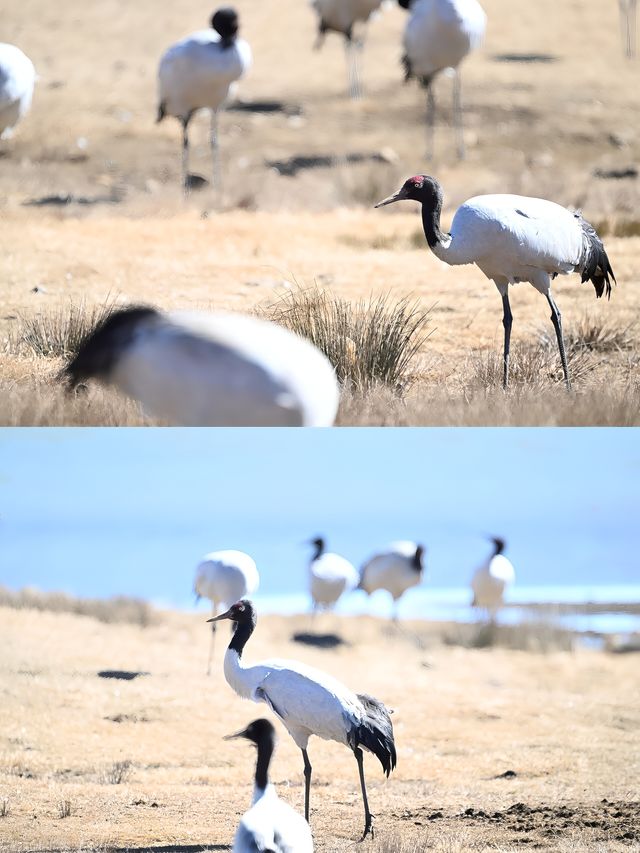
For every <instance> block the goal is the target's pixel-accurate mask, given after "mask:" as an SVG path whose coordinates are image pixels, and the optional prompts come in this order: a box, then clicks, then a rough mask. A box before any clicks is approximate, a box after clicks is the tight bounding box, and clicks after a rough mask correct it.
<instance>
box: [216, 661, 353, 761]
mask: <svg viewBox="0 0 640 853" xmlns="http://www.w3.org/2000/svg"><path fill="white" fill-rule="evenodd" d="M224 676H225V678H226V680H227V682H228V683H229V685H230V686H231V687H232V688H233V690H235V692H236V693H237V694H238V695H239V696H241V697H242V698H243V699H251V701H253V702H264V703H265V704H266V705H268V706H269V708H271V710H272V711H273V713H274V714H275V715H276V716H277V717H278V718H279V719H280V720H282V723H283V724H284V726H285V728H286V729H287V731H288V732H289V734H290V735H291V737H292V738H293V740H294V741H295V743H296V745H297V746H298V747H299V748H300V749H306V748H307V744H308V743H309V738H310V737H311V735H314V734H315V735H317V736H318V737H320V738H322V739H323V740H334V741H337V742H338V743H342V744H344V745H345V746H348V745H349V743H348V740H347V736H348V733H349V730H350V729H351V728H353V727H357V726H358V725H360V724H361V723H362V721H363V720H364V717H365V714H364V709H363V707H362V703H361V702H360V700H359V699H358V697H357V696H356V694H355V693H352V692H351V690H349V689H348V688H347V687H345V686H344V684H341V683H340V682H339V681H338V680H337V679H335V678H332V677H331V676H330V675H327V674H326V673H324V672H321V671H320V670H318V669H314V668H313V667H310V666H305V665H304V664H301V663H298V662H297V661H289V660H266V661H263V662H262V663H259V664H256V665H255V666H246V667H245V666H243V664H242V661H241V659H240V657H239V655H238V653H237V652H236V651H235V650H234V649H227V651H226V653H225V657H224Z"/></svg>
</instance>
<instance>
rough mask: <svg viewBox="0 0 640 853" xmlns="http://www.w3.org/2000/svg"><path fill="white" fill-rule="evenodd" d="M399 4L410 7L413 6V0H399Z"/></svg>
mask: <svg viewBox="0 0 640 853" xmlns="http://www.w3.org/2000/svg"><path fill="white" fill-rule="evenodd" d="M398 6H402V8H403V9H408V8H409V6H411V0H398Z"/></svg>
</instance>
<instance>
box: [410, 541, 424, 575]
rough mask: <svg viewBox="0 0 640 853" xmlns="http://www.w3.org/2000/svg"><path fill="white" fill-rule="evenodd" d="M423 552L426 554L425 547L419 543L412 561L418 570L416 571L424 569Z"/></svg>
mask: <svg viewBox="0 0 640 853" xmlns="http://www.w3.org/2000/svg"><path fill="white" fill-rule="evenodd" d="M423 554H424V548H423V547H422V545H418V547H417V548H416V553H415V555H414V557H413V560H412V562H411V565H412V566H413V568H414V569H415V570H416V572H421V571H422V555H423Z"/></svg>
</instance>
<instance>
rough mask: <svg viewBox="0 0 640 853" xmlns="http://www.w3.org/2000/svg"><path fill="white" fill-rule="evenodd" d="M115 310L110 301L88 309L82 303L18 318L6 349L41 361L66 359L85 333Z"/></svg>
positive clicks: (78, 344)
mask: <svg viewBox="0 0 640 853" xmlns="http://www.w3.org/2000/svg"><path fill="white" fill-rule="evenodd" d="M116 307H117V305H116V303H115V302H113V301H112V300H110V299H108V300H107V301H106V302H105V303H104V304H102V305H92V306H91V307H90V308H89V307H87V305H86V304H85V302H84V301H81V302H68V303H66V304H64V305H60V306H59V307H57V308H54V309H53V310H51V309H50V310H48V311H42V312H39V313H38V314H33V315H21V316H20V317H19V322H18V328H17V330H15V331H14V332H13V333H12V335H11V337H10V339H9V349H10V350H11V351H13V352H15V353H22V352H25V351H26V352H30V353H33V355H36V356H40V357H43V358H60V357H63V358H69V357H70V356H73V355H75V353H77V352H78V349H79V347H80V344H81V343H82V341H83V340H84V339H85V337H86V336H87V335H88V334H89V332H91V331H92V330H93V329H95V327H96V326H97V325H99V324H100V323H102V322H103V321H104V320H106V319H107V317H109V316H110V315H111V314H112V313H113V311H114V310H115V309H116Z"/></svg>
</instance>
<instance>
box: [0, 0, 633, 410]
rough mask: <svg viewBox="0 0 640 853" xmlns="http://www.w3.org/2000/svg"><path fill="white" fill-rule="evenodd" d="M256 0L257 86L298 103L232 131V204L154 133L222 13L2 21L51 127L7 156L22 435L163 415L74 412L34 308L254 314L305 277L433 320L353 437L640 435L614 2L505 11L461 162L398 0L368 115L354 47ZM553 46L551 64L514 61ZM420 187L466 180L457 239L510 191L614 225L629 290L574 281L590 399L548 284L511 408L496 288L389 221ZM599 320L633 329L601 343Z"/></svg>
mask: <svg viewBox="0 0 640 853" xmlns="http://www.w3.org/2000/svg"><path fill="white" fill-rule="evenodd" d="M236 5H237V7H238V9H239V12H240V15H241V21H242V27H243V34H244V35H245V37H246V38H247V39H248V40H249V41H250V43H251V45H252V47H253V51H254V67H253V70H252V72H251V74H250V75H249V76H248V78H247V79H246V80H245V81H243V82H242V83H241V85H240V87H239V91H238V95H239V97H240V98H241V100H242V101H244V102H245V103H247V104H251V103H254V104H255V103H259V102H266V101H277V102H279V103H281V104H282V105H283V108H282V109H280V110H276V111H274V112H264V111H256V110H255V109H253V110H251V109H249V110H246V109H245V110H233V109H231V110H229V111H227V112H226V114H225V115H224V116H223V118H222V122H221V126H222V156H223V166H224V171H225V175H226V179H225V185H224V191H223V197H222V201H221V203H220V202H219V200H218V199H217V198H216V196H215V194H214V193H213V192H212V191H211V190H210V189H209V188H205V189H203V190H200V191H198V192H194V193H192V195H191V198H190V199H189V200H187V201H184V200H183V199H182V197H181V193H180V190H179V187H178V174H179V136H180V133H179V127H178V125H177V123H176V122H174V121H172V120H166V121H165V122H164V123H163V124H162V125H159V126H156V125H154V117H155V108H156V95H155V73H156V67H157V61H158V57H159V56H160V54H161V53H162V51H163V50H164V49H165V47H166V46H167V45H168V44H169V43H171V42H172V41H173V40H175V39H176V38H178V37H180V36H182V35H183V34H186V33H188V32H190V31H191V30H193V29H197V28H199V27H201V26H203V25H204V24H205V23H206V21H207V19H208V16H209V14H210V12H211V4H210V3H204V2H202V0H185V2H183V3H180V4H179V5H176V6H173V7H166V8H163V9H162V12H161V13H159V11H158V8H157V5H156V4H153V3H152V2H151V0H139V2H136V3H131V4H124V3H121V2H115V0H95V2H92V3H90V4H84V5H81V6H79V5H78V4H77V3H70V2H61V3H58V4H56V5H55V6H51V5H50V4H49V5H48V4H45V3H43V2H42V0H21V2H17V0H6V1H5V3H4V4H3V17H2V24H3V27H2V33H1V34H0V37H1V38H2V39H3V40H5V41H9V42H14V43H16V44H19V45H20V46H22V47H23V49H24V50H25V51H26V52H27V53H28V54H29V55H30V56H31V57H32V58H33V60H34V62H35V65H36V67H37V69H38V72H39V74H40V78H41V79H40V81H39V83H38V88H37V93H36V97H35V100H34V105H33V110H32V112H31V114H30V115H29V116H28V117H27V119H25V121H24V122H23V124H22V125H21V126H20V127H19V129H18V131H17V133H16V135H15V136H14V138H13V139H12V140H10V141H9V142H3V143H0V216H1V218H2V226H1V228H0V302H1V303H2V311H1V312H0V349H1V351H0V420H1V421H2V423H5V424H27V423H103V422H104V423H141V422H146V421H145V420H144V418H143V417H142V416H141V415H140V413H139V412H138V410H137V408H136V407H135V406H131V405H129V404H127V403H121V402H120V401H118V400H114V397H113V395H110V394H106V395H103V394H101V393H93V392H92V394H91V395H90V397H89V398H88V399H84V400H82V401H72V402H68V401H65V400H64V399H63V397H62V395H61V394H59V393H58V391H57V389H56V388H55V385H54V383H53V381H52V377H53V376H54V375H55V372H56V370H57V369H58V367H59V363H55V362H54V361H53V360H52V359H45V358H42V357H35V356H34V355H33V354H32V353H30V352H28V351H27V350H25V348H24V347H23V346H20V344H19V338H20V328H21V322H22V318H24V317H27V318H30V317H33V316H36V315H38V314H43V315H46V314H48V313H50V312H54V311H56V310H59V309H60V308H61V307H64V306H67V305H68V304H69V303H70V302H71V301H73V302H75V303H76V304H77V303H78V302H79V301H80V300H83V301H84V303H85V304H86V305H87V306H89V307H90V306H93V305H96V304H102V303H103V302H104V301H105V300H106V299H107V298H109V297H110V298H111V299H114V300H116V301H119V302H120V301H121V302H130V301H136V302H141V301H142V302H148V303H152V304H155V305H158V306H160V307H163V308H175V307H187V308H205V309H208V308H211V309H231V310H240V311H252V310H259V309H262V308H264V306H265V305H268V304H269V303H270V302H273V300H274V299H277V297H278V295H279V294H281V293H282V292H283V289H286V288H288V287H291V286H292V283H293V282H298V283H300V284H302V285H310V284H312V283H313V282H317V283H319V284H320V285H321V286H322V287H324V288H326V289H327V290H329V291H330V292H331V293H334V294H335V295H337V296H339V297H341V298H346V299H350V300H357V299H360V298H367V297H369V296H370V295H371V294H373V295H378V294H381V293H388V292H391V293H393V294H397V295H398V296H411V297H415V298H416V299H418V300H419V302H420V304H421V305H422V306H423V307H424V308H430V309H431V313H430V326H429V328H430V330H431V332H432V334H431V335H430V336H429V338H428V340H427V341H426V342H425V343H424V345H423V347H422V350H421V352H420V353H419V356H418V357H417V358H416V359H415V362H414V365H413V368H412V374H413V375H412V377H411V380H412V381H411V385H410V387H407V388H405V389H404V392H405V393H404V395H403V397H402V399H398V396H397V394H396V395H393V394H390V393H387V392H386V391H385V390H384V389H381V391H380V393H373V394H370V395H368V396H367V397H366V398H365V399H362V398H360V397H352V396H351V397H350V396H349V395H347V396H346V399H345V401H344V404H343V407H342V411H341V414H340V423H343V424H375V423H379V424H431V423H437V424H479V423H505V424H522V423H531V424H538V423H540V424H556V423H557V424H567V423H589V424H597V423H602V424H635V423H639V422H640V391H639V385H640V371H639V363H638V342H639V341H640V331H639V330H638V327H637V323H636V318H637V316H638V310H639V307H640V288H639V287H638V284H639V281H640V219H639V217H638V210H639V208H640V204H639V203H640V179H639V178H638V177H637V163H638V160H639V155H640V134H639V132H638V131H639V130H640V110H639V106H640V102H639V99H638V87H637V79H638V68H639V67H640V66H639V65H638V61H637V60H636V61H629V60H626V59H624V58H623V55H622V50H621V45H620V38H619V27H618V8H617V7H618V4H617V2H616V0H589V2H588V3H586V2H582V0H562V2H560V3H558V2H556V0H540V1H539V2H537V3H535V4H521V3H518V4H515V3H513V2H511V0H484V6H485V9H486V11H487V15H488V19H489V25H488V32H487V38H486V42H485V44H484V46H483V47H482V48H481V49H480V50H479V51H477V52H476V54H474V55H473V56H472V57H471V58H469V59H468V61H467V63H466V65H465V66H464V67H463V71H462V77H463V97H464V101H465V104H466V127H467V143H468V157H467V160H466V161H465V162H463V163H459V162H457V160H456V158H455V153H454V145H453V133H452V130H451V127H450V118H451V91H450V90H451V81H450V80H449V79H447V78H446V77H444V78H442V79H441V80H439V81H438V83H437V92H436V94H437V98H438V102H439V105H440V113H439V115H440V121H439V124H438V127H437V133H436V156H435V159H434V161H433V162H431V163H427V162H426V161H425V159H424V147H425V144H424V143H425V139H424V95H423V93H421V92H420V91H419V89H418V88H417V87H416V86H414V85H406V86H405V85H402V82H401V68H400V65H399V56H400V36H401V32H402V28H403V25H404V21H405V15H404V13H403V12H402V10H400V9H399V8H398V7H397V5H395V4H393V5H392V6H391V7H390V8H388V9H386V10H385V11H384V12H383V14H381V15H380V16H379V17H378V18H377V19H375V20H374V21H373V22H372V23H371V25H370V27H369V32H368V37H367V43H366V47H365V51H364V57H363V79H364V83H365V86H366V93H365V97H364V98H363V99H362V100H361V101H360V102H351V101H349V100H348V99H347V98H346V96H345V90H346V71H345V62H344V56H343V49H342V45H341V43H340V39H339V38H337V37H335V36H334V37H331V36H330V37H328V38H327V42H326V44H325V47H324V49H323V50H322V51H321V52H313V51H312V50H311V45H312V43H313V39H314V28H315V21H314V17H313V15H312V13H311V11H310V10H309V8H308V7H307V4H306V3H305V2H303V0H263V2H261V3H258V2H256V0H238V2H237V3H236ZM531 54H536V55H539V56H540V57H542V59H543V60H545V61H538V62H522V61H514V60H518V57H522V56H523V55H531ZM206 129H207V122H206V118H205V117H202V118H201V119H197V120H196V121H195V122H194V129H193V143H194V144H193V151H192V164H191V166H192V171H194V172H198V173H200V174H202V175H205V176H206V175H208V173H209V172H208V170H209V158H208V150H207V146H206ZM296 158H297V159H296ZM305 158H306V159H305ZM314 158H316V160H315V161H314ZM323 158H324V159H323ZM327 158H328V159H327ZM634 170H635V171H634ZM420 171H428V172H430V173H433V174H435V175H436V176H437V177H438V178H439V179H440V180H441V181H442V183H443V186H444V188H445V196H446V198H445V204H446V209H445V213H444V219H445V224H447V223H448V221H449V220H450V217H451V215H452V212H453V210H454V209H455V207H456V206H457V205H458V204H459V203H460V202H462V201H463V200H464V199H465V198H468V197H469V196H471V195H473V194H476V193H481V192H496V191H498V192H500V191H507V192H522V193H525V194H531V195H540V196H543V197H547V198H551V199H554V200H556V201H558V202H561V203H563V204H567V205H569V206H574V207H578V208H581V209H582V210H583V212H584V214H585V216H586V217H587V218H588V219H590V220H591V221H592V222H594V224H596V225H597V226H598V227H599V228H600V229H601V232H602V234H603V236H604V238H605V243H606V246H607V249H608V252H609V255H610V257H611V260H612V264H613V268H614V270H615V272H616V276H617V278H618V287H617V288H615V291H614V293H613V296H612V299H611V302H610V303H606V302H602V301H599V302H597V301H596V299H595V295H594V292H593V288H592V287H591V285H586V284H585V285H581V284H580V283H579V280H578V278H577V277H575V276H572V277H571V278H564V279H562V280H556V282H555V283H554V290H555V292H556V295H557V300H558V304H559V305H560V308H561V310H562V312H563V321H564V324H565V331H566V333H567V335H568V336H572V335H573V341H574V347H573V350H574V364H573V369H574V373H575V375H576V383H575V385H576V394H575V395H573V396H571V397H567V396H565V395H563V394H561V393H559V391H560V390H561V387H560V383H559V381H558V379H559V370H558V368H559V364H558V359H557V358H556V356H555V354H554V353H553V349H552V348H549V347H547V346H546V344H545V345H541V344H540V343H539V341H540V337H541V335H542V334H543V333H546V334H547V335H548V334H549V333H551V334H552V333H553V330H552V327H551V323H550V320H549V317H548V314H549V310H548V306H547V304H546V301H545V300H544V299H543V298H541V297H540V296H539V295H538V294H537V293H536V292H535V291H534V290H533V289H532V288H531V287H530V286H528V285H521V286H519V287H517V288H516V289H515V290H514V293H513V296H512V307H513V312H514V343H515V346H514V350H515V351H514V354H513V358H514V363H515V369H516V375H515V381H514V387H513V389H512V391H511V392H510V393H509V394H507V395H505V394H503V393H502V391H501V390H499V380H498V381H496V380H497V374H498V373H499V365H498V362H497V361H496V360H495V358H494V354H495V353H498V352H499V351H500V349H501V346H502V325H501V305H500V299H499V296H498V294H497V291H496V290H495V288H494V286H493V284H492V283H490V282H488V281H487V280H486V279H485V278H484V276H483V275H482V274H481V273H480V272H479V270H477V269H476V268H475V267H460V268H449V267H446V266H445V265H443V264H441V263H440V262H439V261H438V260H437V259H435V258H434V257H433V256H432V255H431V254H430V253H429V252H428V250H427V248H426V245H425V243H424V238H423V237H422V234H421V228H420V219H419V216H418V215H417V213H416V211H415V210H413V209H412V207H411V206H409V205H404V206H402V205H398V206H397V209H394V208H389V209H384V210H379V211H373V210H372V209H371V207H372V205H373V203H374V202H375V201H377V200H379V199H380V198H381V197H383V196H385V195H387V194H388V193H389V192H391V191H392V190H394V189H395V188H396V187H397V186H398V185H399V183H400V182H401V181H402V180H403V179H404V178H405V177H406V176H408V175H410V174H414V173H416V172H420ZM614 174H617V175H625V174H626V175H627V176H626V177H612V175H614ZM585 327H596V328H598V329H601V330H602V329H604V330H605V331H606V332H607V333H612V334H613V338H612V339H611V338H610V339H609V343H608V344H607V345H606V346H604V347H594V348H591V349H588V351H585V347H584V346H582V342H581V330H582V329H584V328H585ZM518 365H520V366H518Z"/></svg>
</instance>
